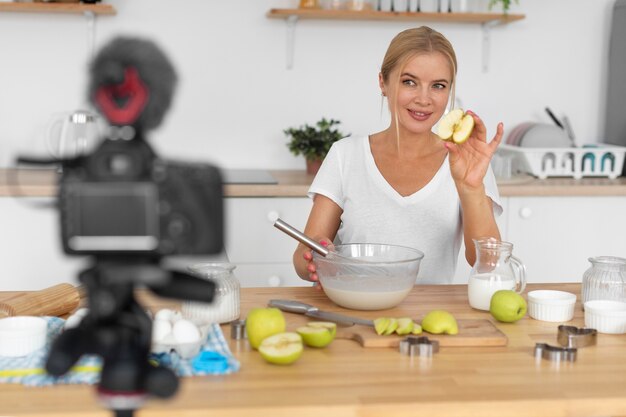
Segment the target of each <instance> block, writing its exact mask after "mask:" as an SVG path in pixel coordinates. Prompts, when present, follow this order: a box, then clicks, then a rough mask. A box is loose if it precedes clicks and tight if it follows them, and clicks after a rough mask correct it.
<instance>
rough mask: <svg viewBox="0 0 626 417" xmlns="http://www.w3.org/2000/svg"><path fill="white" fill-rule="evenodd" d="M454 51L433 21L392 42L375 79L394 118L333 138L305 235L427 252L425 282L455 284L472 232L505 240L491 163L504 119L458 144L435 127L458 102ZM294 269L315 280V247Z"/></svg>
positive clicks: (297, 256) (478, 126) (299, 252)
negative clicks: (360, 133) (363, 132)
mask: <svg viewBox="0 0 626 417" xmlns="http://www.w3.org/2000/svg"><path fill="white" fill-rule="evenodd" d="M456 69H457V63H456V56H455V53H454V50H453V48H452V45H451V44H450V42H449V41H448V40H447V39H446V38H445V37H444V36H443V35H441V34H440V33H438V32H436V31H434V30H433V29H431V28H428V27H425V26H422V27H420V28H414V29H408V30H405V31H403V32H401V33H400V34H398V35H397V36H396V37H395V38H394V39H393V40H392V41H391V44H390V45H389V48H388V50H387V53H386V54H385V58H384V60H383V64H382V67H381V71H380V74H379V85H380V89H381V92H382V95H383V96H386V97H387V100H388V103H389V110H390V113H391V123H390V125H389V127H388V128H387V129H385V130H383V131H382V132H378V133H375V134H373V135H370V136H369V137H349V138H345V139H342V140H340V141H338V142H336V143H335V144H333V146H332V148H331V150H330V152H329V153H328V155H327V156H326V158H325V160H324V163H323V164H322V167H321V169H320V171H319V172H318V174H317V176H316V177H315V180H314V181H313V184H312V185H311V188H310V189H309V196H311V197H312V198H313V199H314V200H313V201H314V202H313V207H312V209H311V213H310V215H309V219H308V221H307V225H306V228H305V233H306V234H307V235H309V236H312V237H314V238H315V239H316V240H318V241H320V242H321V243H322V244H325V245H329V244H331V242H333V241H335V243H386V244H394V245H402V246H409V247H413V248H416V249H419V250H421V251H422V252H424V253H425V257H424V259H423V260H422V262H421V265H420V271H419V275H418V282H419V283H448V282H451V280H452V278H453V276H454V272H455V269H456V261H457V258H458V252H459V249H460V246H461V240H462V239H464V241H465V247H466V251H465V257H466V259H467V261H468V262H469V264H470V265H472V264H473V263H474V260H475V256H476V255H475V249H474V243H473V241H472V239H474V238H478V237H487V236H490V237H494V238H497V239H500V232H499V231H498V226H497V225H496V221H495V215H494V212H495V214H497V215H499V214H500V213H501V212H502V208H501V206H500V203H499V195H498V190H497V187H496V183H495V178H494V176H493V174H492V172H491V170H490V167H489V162H490V160H491V157H492V155H493V154H494V152H495V151H496V148H497V147H498V144H499V143H500V141H501V139H502V132H503V126H502V123H499V124H498V127H497V132H496V135H495V136H494V138H493V140H492V141H491V142H489V143H487V141H486V133H487V132H486V128H485V125H484V123H483V122H482V120H481V119H480V118H479V117H478V116H477V115H476V114H475V113H472V112H468V113H469V114H471V115H472V117H473V118H474V121H475V127H474V130H473V132H472V134H471V136H470V138H469V139H468V140H467V141H466V142H465V143H463V144H460V145H457V144H453V143H451V142H444V141H442V140H441V139H440V138H439V137H438V136H437V135H436V134H434V133H432V128H433V126H434V125H435V124H436V123H437V122H438V121H439V119H440V118H441V117H442V115H443V114H444V112H445V110H446V106H447V104H448V101H449V100H450V101H451V103H454V89H455V79H456ZM293 261H294V266H295V268H296V272H297V273H298V275H299V276H300V277H301V278H302V279H305V280H309V281H313V282H316V281H317V280H318V277H317V274H316V269H315V264H314V263H313V262H312V253H311V251H310V250H309V249H308V248H307V247H305V246H303V245H299V246H298V248H297V249H296V251H295V253H294V257H293Z"/></svg>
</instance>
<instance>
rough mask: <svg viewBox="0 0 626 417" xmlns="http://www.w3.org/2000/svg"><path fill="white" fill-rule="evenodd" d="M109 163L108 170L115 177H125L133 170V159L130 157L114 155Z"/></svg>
mask: <svg viewBox="0 0 626 417" xmlns="http://www.w3.org/2000/svg"><path fill="white" fill-rule="evenodd" d="M108 162H109V163H108V170H109V172H110V173H111V174H113V175H116V176H125V175H128V174H129V173H130V172H131V170H132V158H131V157H130V156H129V155H126V154H114V155H111V157H110V158H109V161H108Z"/></svg>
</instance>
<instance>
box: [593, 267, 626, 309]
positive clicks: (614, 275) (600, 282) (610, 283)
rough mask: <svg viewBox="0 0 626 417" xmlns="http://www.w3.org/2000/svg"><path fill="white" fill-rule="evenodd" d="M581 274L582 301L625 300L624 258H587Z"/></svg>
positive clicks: (625, 272)
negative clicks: (587, 263) (589, 263)
mask: <svg viewBox="0 0 626 417" xmlns="http://www.w3.org/2000/svg"><path fill="white" fill-rule="evenodd" d="M588 260H589V262H591V266H590V267H589V269H587V270H586V271H585V273H584V274H583V282H582V302H583V306H584V303H585V302H587V301H590V300H615V301H624V302H626V259H625V258H618V257H615V256H597V257H595V258H589V259H588Z"/></svg>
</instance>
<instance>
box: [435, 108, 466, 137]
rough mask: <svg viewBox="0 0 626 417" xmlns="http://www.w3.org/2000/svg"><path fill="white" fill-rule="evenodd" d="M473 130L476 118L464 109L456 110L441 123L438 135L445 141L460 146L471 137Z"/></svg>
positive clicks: (443, 118)
mask: <svg viewBox="0 0 626 417" xmlns="http://www.w3.org/2000/svg"><path fill="white" fill-rule="evenodd" d="M473 129H474V118H473V117H472V116H471V115H469V114H466V113H464V112H463V110H462V109H454V110H451V111H450V112H448V114H446V115H445V116H443V117H442V118H441V120H440V121H439V126H438V134H439V137H440V138H441V139H443V140H449V141H452V142H454V143H459V144H460V143H463V142H465V141H466V140H467V139H468V138H469V137H470V135H471V134H472V130H473Z"/></svg>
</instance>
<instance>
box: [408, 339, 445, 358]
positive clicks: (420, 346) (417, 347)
mask: <svg viewBox="0 0 626 417" xmlns="http://www.w3.org/2000/svg"><path fill="white" fill-rule="evenodd" d="M399 346H400V353H402V354H404V355H409V356H411V357H412V356H433V354H434V353H437V352H439V342H438V341H436V340H430V339H428V337H426V336H407V337H405V338H404V339H402V340H401V341H400V345H399Z"/></svg>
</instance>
